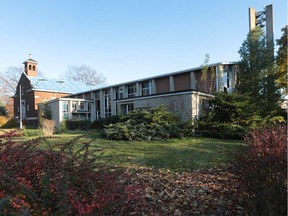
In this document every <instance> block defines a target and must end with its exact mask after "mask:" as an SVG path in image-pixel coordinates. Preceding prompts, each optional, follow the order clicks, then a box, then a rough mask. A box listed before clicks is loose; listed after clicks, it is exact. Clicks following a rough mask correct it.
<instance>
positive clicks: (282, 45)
mask: <svg viewBox="0 0 288 216" xmlns="http://www.w3.org/2000/svg"><path fill="white" fill-rule="evenodd" d="M282 31H283V35H282V37H281V38H280V39H278V40H276V43H277V45H278V46H279V48H278V51H277V56H276V63H277V70H278V76H277V77H276V78H277V79H276V82H277V84H278V86H279V88H281V89H282V90H283V95H284V94H287V87H288V83H287V81H288V80H287V79H288V77H287V71H288V69H287V65H288V62H287V58H288V57H287V56H288V53H287V37H288V26H286V27H285V28H283V29H282Z"/></svg>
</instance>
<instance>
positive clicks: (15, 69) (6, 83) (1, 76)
mask: <svg viewBox="0 0 288 216" xmlns="http://www.w3.org/2000/svg"><path fill="white" fill-rule="evenodd" d="M23 72H24V70H23V67H22V66H9V67H7V69H5V70H4V71H2V72H0V99H1V100H2V101H3V103H5V104H6V103H8V101H9V98H10V97H11V96H13V95H14V94H15V92H16V87H17V85H18V82H19V79H20V77H21V74H22V73H23ZM37 74H38V76H40V77H42V76H43V73H42V72H41V71H39V70H37Z"/></svg>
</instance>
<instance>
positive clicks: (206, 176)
mask: <svg viewBox="0 0 288 216" xmlns="http://www.w3.org/2000/svg"><path fill="white" fill-rule="evenodd" d="M137 175H138V177H139V178H140V179H141V181H142V182H143V183H144V185H145V192H146V193H147V194H146V197H147V198H149V202H151V203H153V204H154V205H156V206H161V208H162V209H163V215H175V216H176V215H185V216H186V215H187V216H188V215H233V216H236V215H248V214H246V211H245V209H244V208H243V198H242V197H243V196H241V195H240V194H239V193H238V188H239V180H238V176H237V173H236V172H235V170H234V169H233V168H232V167H230V166H221V167H217V168H216V167H215V168H211V169H205V170H197V171H192V172H174V173H172V172H170V171H169V170H161V171H158V172H156V171H155V170H153V169H151V168H150V169H149V168H140V169H137Z"/></svg>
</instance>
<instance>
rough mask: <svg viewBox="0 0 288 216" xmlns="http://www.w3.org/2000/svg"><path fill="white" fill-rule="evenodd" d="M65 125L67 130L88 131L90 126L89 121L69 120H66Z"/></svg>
mask: <svg viewBox="0 0 288 216" xmlns="http://www.w3.org/2000/svg"><path fill="white" fill-rule="evenodd" d="M65 123H66V128H67V129H68V130H88V129H90V126H91V121H89V120H80V119H71V120H66V121H65Z"/></svg>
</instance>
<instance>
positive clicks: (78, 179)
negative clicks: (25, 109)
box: [0, 131, 152, 215]
mask: <svg viewBox="0 0 288 216" xmlns="http://www.w3.org/2000/svg"><path fill="white" fill-rule="evenodd" d="M16 136H17V131H11V132H9V133H6V134H4V135H1V136H0V215H127V214H128V213H129V212H134V213H141V212H142V213H144V212H145V211H150V210H151V209H152V208H151V209H149V207H148V208H147V206H145V200H144V199H142V187H141V185H139V184H137V183H135V182H136V181H134V182H133V178H132V177H133V176H131V175H129V174H127V173H125V172H121V171H117V170H114V169H113V170H112V169H111V168H109V167H100V166H99V165H97V164H96V163H95V160H96V157H95V154H94V152H93V150H92V149H91V148H90V144H89V143H83V144H82V147H81V148H80V149H79V148H78V149H76V148H75V142H76V140H78V139H79V137H77V138H75V139H74V140H72V141H70V142H68V143H65V144H63V145H59V146H51V145H49V143H48V142H47V138H39V139H34V140H31V141H28V142H22V143H21V142H17V141H13V140H17V139H15V137H16ZM45 141H46V143H47V148H46V149H43V148H39V143H40V142H42V143H43V142H45ZM146 213H148V212H146ZM150 213H151V212H150Z"/></svg>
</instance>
